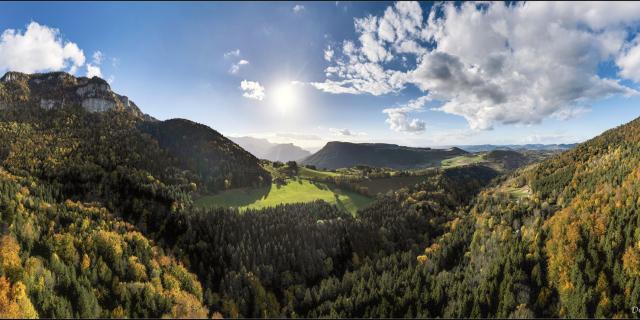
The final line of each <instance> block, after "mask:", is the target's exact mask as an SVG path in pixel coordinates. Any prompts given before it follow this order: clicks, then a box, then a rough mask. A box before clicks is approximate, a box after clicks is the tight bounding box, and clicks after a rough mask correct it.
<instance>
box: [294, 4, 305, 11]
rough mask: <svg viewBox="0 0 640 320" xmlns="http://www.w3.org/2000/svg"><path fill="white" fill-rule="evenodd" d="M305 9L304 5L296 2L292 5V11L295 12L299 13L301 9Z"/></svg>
mask: <svg viewBox="0 0 640 320" xmlns="http://www.w3.org/2000/svg"><path fill="white" fill-rule="evenodd" d="M304 9H305V7H304V6H303V5H301V4H296V5H295V6H293V12H295V13H299V12H301V11H303V10H304Z"/></svg>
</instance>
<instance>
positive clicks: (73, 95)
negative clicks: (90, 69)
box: [0, 72, 153, 120]
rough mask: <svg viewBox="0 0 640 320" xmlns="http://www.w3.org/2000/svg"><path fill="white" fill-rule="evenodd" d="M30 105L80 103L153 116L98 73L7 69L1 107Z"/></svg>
mask: <svg viewBox="0 0 640 320" xmlns="http://www.w3.org/2000/svg"><path fill="white" fill-rule="evenodd" d="M27 106H35V107H40V108H42V109H47V110H50V109H54V108H63V107H66V106H81V107H82V108H84V109H86V110H87V111H89V112H104V111H108V110H125V111H128V112H130V113H131V114H133V115H135V116H137V117H140V118H144V119H146V120H152V119H153V118H152V117H150V116H149V115H146V114H144V113H142V111H140V109H139V108H138V106H137V105H136V104H135V103H134V102H133V101H131V100H129V98H127V97H126V96H121V95H119V94H117V93H115V92H113V91H112V90H111V86H110V85H109V83H108V82H106V81H105V80H103V79H101V78H98V77H93V78H87V77H74V76H72V75H70V74H68V73H65V72H50V73H37V74H25V73H20V72H7V73H6V74H5V75H4V76H3V77H2V78H0V109H7V108H20V107H27Z"/></svg>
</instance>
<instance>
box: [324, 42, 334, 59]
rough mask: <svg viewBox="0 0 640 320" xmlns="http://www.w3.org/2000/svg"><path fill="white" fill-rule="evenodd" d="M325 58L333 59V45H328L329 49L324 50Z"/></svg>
mask: <svg viewBox="0 0 640 320" xmlns="http://www.w3.org/2000/svg"><path fill="white" fill-rule="evenodd" d="M324 59H325V60H327V61H331V59H333V49H331V46H327V49H325V50H324Z"/></svg>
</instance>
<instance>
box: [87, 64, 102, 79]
mask: <svg viewBox="0 0 640 320" xmlns="http://www.w3.org/2000/svg"><path fill="white" fill-rule="evenodd" d="M93 77H99V78H102V71H100V67H99V66H96V65H93V64H91V63H87V78H93Z"/></svg>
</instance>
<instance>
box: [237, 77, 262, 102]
mask: <svg viewBox="0 0 640 320" xmlns="http://www.w3.org/2000/svg"><path fill="white" fill-rule="evenodd" d="M240 89H242V96H243V97H245V98H249V99H255V100H262V99H264V95H265V94H264V87H263V86H262V85H260V83H259V82H257V81H247V80H242V82H240Z"/></svg>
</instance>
